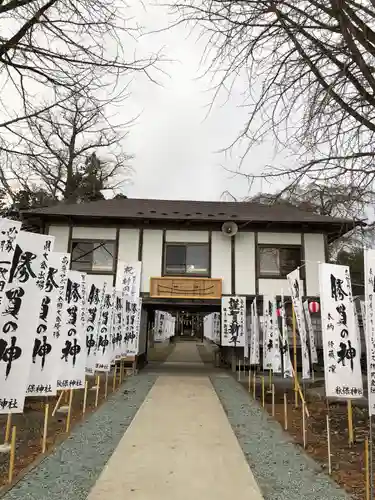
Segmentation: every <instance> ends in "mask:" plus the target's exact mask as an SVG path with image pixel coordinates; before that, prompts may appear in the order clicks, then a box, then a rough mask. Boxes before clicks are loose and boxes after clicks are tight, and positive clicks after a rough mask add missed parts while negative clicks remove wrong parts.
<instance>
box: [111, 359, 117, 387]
mask: <svg viewBox="0 0 375 500" xmlns="http://www.w3.org/2000/svg"><path fill="white" fill-rule="evenodd" d="M116 376H117V365H116V363H115V369H114V371H113V381H112V382H113V383H112V392H115V390H116Z"/></svg>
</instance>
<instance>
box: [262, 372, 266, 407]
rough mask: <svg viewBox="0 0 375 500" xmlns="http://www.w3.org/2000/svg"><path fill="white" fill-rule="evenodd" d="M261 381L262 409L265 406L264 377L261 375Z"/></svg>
mask: <svg viewBox="0 0 375 500" xmlns="http://www.w3.org/2000/svg"><path fill="white" fill-rule="evenodd" d="M261 381H262V406H263V408H264V406H265V396H264V392H265V391H264V376H263V375H262V377H261Z"/></svg>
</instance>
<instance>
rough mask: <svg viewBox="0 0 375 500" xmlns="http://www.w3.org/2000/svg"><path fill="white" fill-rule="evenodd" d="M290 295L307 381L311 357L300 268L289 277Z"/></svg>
mask: <svg viewBox="0 0 375 500" xmlns="http://www.w3.org/2000/svg"><path fill="white" fill-rule="evenodd" d="M287 280H288V285H289V290H290V294H291V296H292V303H293V311H294V315H295V319H296V323H297V328H298V333H299V336H300V340H301V354H302V379H304V380H307V379H309V378H310V377H311V370H310V357H309V349H308V345H307V331H306V322H305V315H304V311H303V301H302V295H303V286H302V281H301V277H300V270H299V268H297V269H295V270H294V271H292V272H291V273H289V274H288V275H287Z"/></svg>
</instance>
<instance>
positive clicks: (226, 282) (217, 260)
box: [211, 231, 232, 294]
mask: <svg viewBox="0 0 375 500" xmlns="http://www.w3.org/2000/svg"><path fill="white" fill-rule="evenodd" d="M211 245H212V246H211V278H221V279H222V280H223V289H222V293H223V294H230V293H231V275H232V274H231V239H230V238H228V236H224V234H223V233H222V232H220V231H213V232H212V243H211Z"/></svg>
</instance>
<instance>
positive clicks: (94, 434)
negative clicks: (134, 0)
mask: <svg viewBox="0 0 375 500" xmlns="http://www.w3.org/2000/svg"><path fill="white" fill-rule="evenodd" d="M155 380H156V377H153V376H151V375H143V374H141V375H138V376H137V377H130V378H129V379H128V380H127V381H126V382H125V383H124V384H123V386H122V387H121V388H119V390H118V391H117V392H116V393H114V394H113V396H111V397H109V399H108V401H107V402H106V403H104V404H103V405H102V406H101V407H100V408H99V409H98V410H97V411H96V412H95V413H93V414H92V415H90V417H89V418H88V419H87V420H86V421H84V422H82V424H80V425H77V426H76V427H75V428H74V429H73V431H72V434H71V435H70V437H69V438H68V439H67V440H66V441H64V442H63V443H62V444H61V445H60V446H58V447H57V448H56V450H54V451H53V452H52V454H51V455H49V456H48V457H46V458H45V459H44V460H43V462H42V463H41V464H40V465H39V466H38V467H37V468H35V469H34V470H32V471H31V472H29V473H28V474H26V475H25V477H24V478H23V479H21V481H20V482H19V483H18V484H17V485H16V486H15V487H14V488H13V489H11V490H10V491H8V492H6V493H5V495H4V496H3V497H2V498H3V500H85V499H86V497H87V495H88V493H89V491H90V490H91V488H92V486H93V485H94V484H95V482H96V480H97V479H98V477H99V475H100V473H101V471H102V470H103V467H104V466H105V464H106V462H107V461H108V459H109V458H110V456H111V455H112V453H113V451H114V449H115V448H116V446H117V445H118V443H119V441H120V439H121V437H122V436H123V434H124V432H125V431H126V429H127V428H128V426H129V425H130V423H131V421H132V419H133V418H134V415H135V414H136V412H137V411H138V409H139V407H140V406H141V404H142V403H143V401H144V399H145V397H146V396H147V394H148V392H149V390H150V389H151V387H152V386H153V384H154V383H155Z"/></svg>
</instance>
